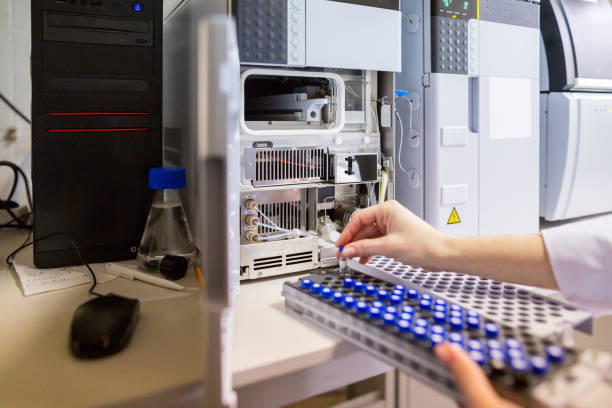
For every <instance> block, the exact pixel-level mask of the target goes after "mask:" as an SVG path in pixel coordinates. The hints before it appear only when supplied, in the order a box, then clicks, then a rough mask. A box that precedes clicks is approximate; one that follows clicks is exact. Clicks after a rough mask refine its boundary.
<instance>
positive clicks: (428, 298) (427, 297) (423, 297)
mask: <svg viewBox="0 0 612 408" xmlns="http://www.w3.org/2000/svg"><path fill="white" fill-rule="evenodd" d="M421 299H427V300H431V299H432V297H431V295H430V294H429V293H423V294H422V295H421ZM430 303H431V302H430Z"/></svg>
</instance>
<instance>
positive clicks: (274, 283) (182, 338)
mask: <svg viewBox="0 0 612 408" xmlns="http://www.w3.org/2000/svg"><path fill="white" fill-rule="evenodd" d="M24 237H25V235H24V234H23V233H18V232H10V231H8V232H7V231H3V232H0V256H2V258H1V262H0V310H1V311H2V312H1V313H0V334H1V336H2V341H0V406H20V407H27V406H91V405H106V404H114V403H118V402H122V401H126V400H128V401H129V400H133V399H138V398H143V397H147V396H151V395H159V394H164V393H165V392H167V393H169V394H172V393H173V392H174V395H176V391H174V390H181V389H185V386H193V385H194V384H197V383H198V382H200V381H201V379H202V378H203V370H202V367H203V356H204V347H203V344H204V343H203V341H204V337H203V335H202V333H201V331H200V329H201V327H200V325H199V324H198V323H197V322H198V321H201V320H200V319H202V318H203V309H202V305H201V304H200V302H199V297H198V296H197V295H196V293H197V292H195V291H188V292H186V293H183V292H174V291H169V290H167V289H161V288H156V287H154V286H151V285H147V284H144V283H140V282H133V281H128V280H125V279H115V280H113V281H111V282H109V283H107V284H103V285H99V287H98V290H99V291H100V292H102V293H108V292H114V293H117V294H120V295H124V296H132V297H138V298H140V299H141V300H142V305H141V318H140V322H139V324H138V327H137V330H136V331H135V334H134V338H133V340H132V343H131V344H130V346H129V347H128V348H127V349H126V350H124V351H123V352H121V353H119V354H117V355H115V356H112V357H109V358H105V359H101V360H97V361H82V360H78V359H76V358H74V357H73V356H72V355H71V354H70V352H69V350H68V333H69V326H70V322H71V319H72V314H73V313H74V310H75V309H76V307H77V306H78V305H79V304H81V303H82V302H84V301H86V300H87V299H89V295H88V294H87V290H88V285H84V286H79V287H75V288H71V289H64V290H61V291H57V292H51V293H45V294H40V295H34V296H29V297H24V296H23V294H22V292H21V289H19V287H18V285H17V283H16V281H15V277H14V274H13V273H11V272H9V271H8V270H7V269H6V268H4V257H5V255H6V254H7V253H9V252H10V251H11V250H12V249H14V248H16V247H17V246H18V245H19V244H20V243H21V242H22V240H23V239H24ZM287 279H296V277H295V276H293V277H290V278H287V277H281V278H278V279H271V280H264V281H256V282H252V283H245V284H243V285H242V286H241V288H240V295H239V296H238V298H237V300H236V305H235V322H234V326H235V330H234V342H233V370H232V371H233V382H234V384H233V385H234V388H236V389H238V388H243V387H246V388H248V387H249V386H252V385H253V384H256V383H261V382H264V383H265V382H266V381H265V380H269V379H273V378H278V377H281V376H284V375H287V374H290V373H296V372H300V370H302V372H303V370H305V369H309V368H314V367H316V366H317V365H319V366H320V365H321V364H323V363H326V362H330V361H336V360H341V359H343V358H344V357H346V356H352V355H355V354H358V353H359V352H358V350H357V349H356V348H354V347H353V346H351V345H349V344H347V343H342V342H340V341H338V340H336V339H335V338H333V337H330V336H328V335H326V334H325V333H323V332H321V331H319V330H318V329H313V328H312V327H309V326H307V325H304V324H303V323H301V322H300V321H299V320H297V319H295V318H293V317H292V316H290V315H288V314H287V313H286V312H285V311H284V306H283V301H282V297H281V295H280V292H281V288H282V284H283V282H284V281H285V280H287ZM181 284H183V285H184V286H186V287H190V288H195V287H196V281H195V278H194V277H193V276H192V275H190V276H188V277H186V278H184V279H183V280H181ZM610 338H612V316H608V317H602V318H598V319H597V320H596V321H595V336H592V337H591V336H585V335H582V334H578V335H577V343H578V346H579V347H590V348H596V349H601V350H607V351H611V352H612V343H611V342H610V340H609V339H610ZM362 354H363V353H362ZM368 358H369V357H368ZM355 369H356V370H357V369H358V367H355ZM381 372H382V371H381ZM300 378H301V377H300ZM179 392H180V391H179ZM156 401H157V400H156ZM128 405H129V404H128Z"/></svg>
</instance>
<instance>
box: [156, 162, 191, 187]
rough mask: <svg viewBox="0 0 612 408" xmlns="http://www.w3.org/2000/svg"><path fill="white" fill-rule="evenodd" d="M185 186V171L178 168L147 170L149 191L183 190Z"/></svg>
mask: <svg viewBox="0 0 612 408" xmlns="http://www.w3.org/2000/svg"><path fill="white" fill-rule="evenodd" d="M186 185H187V182H186V181H185V169H181V168H179V167H155V168H153V169H149V188H150V189H153V190H169V189H176V188H183V187H185V186H186Z"/></svg>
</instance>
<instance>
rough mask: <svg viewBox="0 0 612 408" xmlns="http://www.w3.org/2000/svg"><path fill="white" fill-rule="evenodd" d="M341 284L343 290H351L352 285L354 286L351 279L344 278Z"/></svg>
mask: <svg viewBox="0 0 612 408" xmlns="http://www.w3.org/2000/svg"><path fill="white" fill-rule="evenodd" d="M342 284H343V285H344V287H345V288H352V287H353V285H354V284H355V281H354V280H353V279H352V278H344V281H343V282H342Z"/></svg>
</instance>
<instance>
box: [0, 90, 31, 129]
mask: <svg viewBox="0 0 612 408" xmlns="http://www.w3.org/2000/svg"><path fill="white" fill-rule="evenodd" d="M0 99H2V100H3V101H4V103H6V104H7V105H8V107H9V108H11V110H12V111H13V112H15V114H17V116H20V117H21V119H23V120H25V121H26V122H28V123H29V124H30V125H31V124H32V121H31V120H30V119H28V117H27V116H26V115H24V114H23V113H21V111H20V110H19V109H17V107H16V106H15V105H13V104H12V103H11V102H10V101H9V100H8V99H6V98H5V97H4V95H2V93H0Z"/></svg>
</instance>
